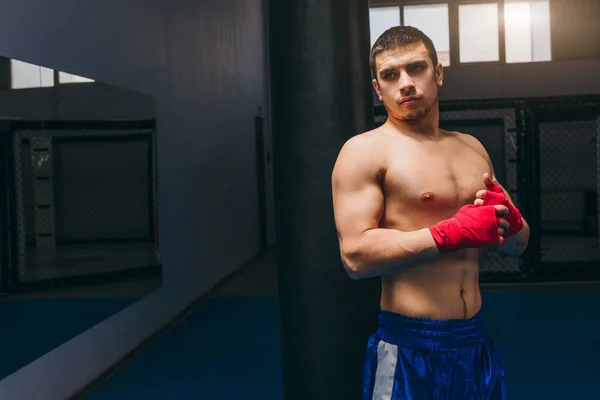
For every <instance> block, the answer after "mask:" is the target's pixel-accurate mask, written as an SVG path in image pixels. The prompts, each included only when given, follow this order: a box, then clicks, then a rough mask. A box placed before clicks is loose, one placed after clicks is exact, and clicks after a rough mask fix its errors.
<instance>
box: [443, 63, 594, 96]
mask: <svg viewBox="0 0 600 400" xmlns="http://www.w3.org/2000/svg"><path fill="white" fill-rule="evenodd" d="M598 71H600V59H597V60H595V59H591V60H573V61H551V62H547V63H526V64H506V65H500V64H496V65H459V66H451V67H448V68H446V70H445V75H444V86H443V88H442V90H441V92H440V98H441V99H443V100H448V99H469V98H501V97H521V96H527V97H539V96H572V95H580V94H600V78H599V77H598Z"/></svg>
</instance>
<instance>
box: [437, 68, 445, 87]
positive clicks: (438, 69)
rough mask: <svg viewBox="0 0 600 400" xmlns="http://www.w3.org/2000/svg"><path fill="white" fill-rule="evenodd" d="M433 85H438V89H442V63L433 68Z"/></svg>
mask: <svg viewBox="0 0 600 400" xmlns="http://www.w3.org/2000/svg"><path fill="white" fill-rule="evenodd" d="M435 83H436V84H437V85H438V87H442V85H443V84H444V67H443V66H442V63H441V62H440V63H438V65H437V67H436V68H435Z"/></svg>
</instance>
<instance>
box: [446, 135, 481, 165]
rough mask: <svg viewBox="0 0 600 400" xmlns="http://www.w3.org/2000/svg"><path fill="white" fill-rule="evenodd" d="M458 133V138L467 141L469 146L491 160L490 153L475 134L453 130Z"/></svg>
mask: <svg viewBox="0 0 600 400" xmlns="http://www.w3.org/2000/svg"><path fill="white" fill-rule="evenodd" d="M453 133H455V134H456V135H457V138H458V139H459V140H461V141H462V142H463V143H465V144H466V145H467V146H469V147H471V148H472V149H473V150H475V151H476V152H477V153H479V155H481V156H482V157H483V158H485V159H486V160H489V158H490V157H489V155H488V152H487V150H486V149H485V147H484V146H483V144H482V143H481V142H480V141H479V139H477V138H476V137H475V136H473V135H469V134H468V133H462V132H453Z"/></svg>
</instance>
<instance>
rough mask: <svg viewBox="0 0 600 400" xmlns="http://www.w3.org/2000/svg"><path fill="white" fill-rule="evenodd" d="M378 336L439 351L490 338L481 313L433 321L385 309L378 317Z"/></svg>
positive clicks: (394, 342)
mask: <svg viewBox="0 0 600 400" xmlns="http://www.w3.org/2000/svg"><path fill="white" fill-rule="evenodd" d="M377 335H378V336H379V337H380V338H381V339H382V340H384V341H386V342H388V343H392V344H397V345H400V346H404V347H412V348H419V349H427V350H439V351H452V350H458V349H461V348H465V347H469V346H473V345H475V344H477V343H481V342H482V341H483V340H484V338H485V337H486V333H485V328H484V322H483V315H482V313H481V312H478V313H477V314H476V315H475V316H473V317H472V318H469V319H466V320H461V319H451V320H433V319H427V318H414V317H407V316H405V315H402V314H397V313H393V312H389V311H383V310H381V311H380V312H379V316H378V328H377Z"/></svg>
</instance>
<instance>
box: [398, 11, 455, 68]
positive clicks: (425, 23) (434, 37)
mask: <svg viewBox="0 0 600 400" xmlns="http://www.w3.org/2000/svg"><path fill="white" fill-rule="evenodd" d="M403 25H405V26H414V27H415V28H418V29H420V30H421V31H423V33H425V34H426V35H427V36H429V37H430V38H431V41H432V42H433V44H434V45H435V49H436V51H437V55H438V59H439V61H440V62H441V63H442V65H443V66H445V67H447V66H449V65H450V25H449V20H448V4H424V5H414V6H405V7H404V22H403Z"/></svg>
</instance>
